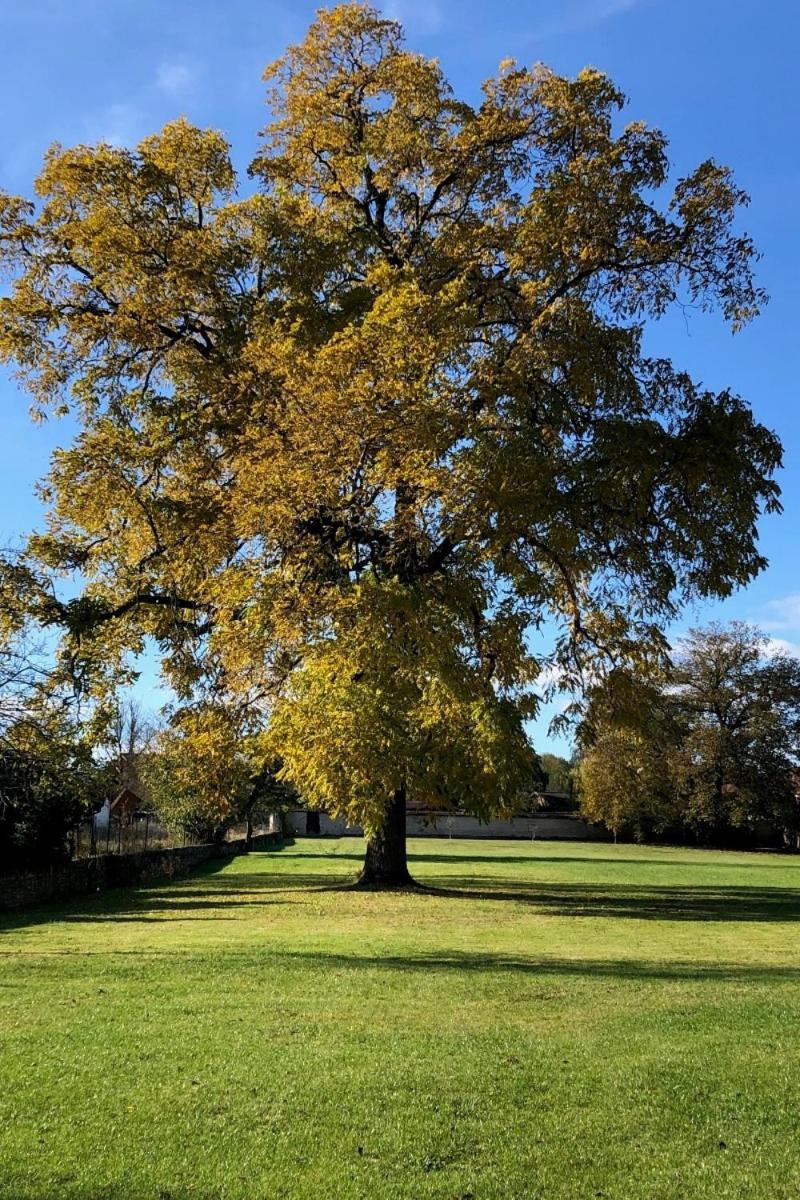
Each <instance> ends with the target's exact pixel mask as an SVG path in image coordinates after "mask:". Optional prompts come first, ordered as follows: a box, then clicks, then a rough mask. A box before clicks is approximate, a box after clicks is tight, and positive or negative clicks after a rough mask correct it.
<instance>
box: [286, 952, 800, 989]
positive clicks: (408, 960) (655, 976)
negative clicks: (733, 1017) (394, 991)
mask: <svg viewBox="0 0 800 1200" xmlns="http://www.w3.org/2000/svg"><path fill="white" fill-rule="evenodd" d="M271 959H280V960H285V961H286V962H291V963H298V964H299V963H308V964H313V965H314V966H316V967H319V968H324V967H331V968H335V969H337V970H339V969H345V970H353V971H359V970H365V969H366V970H380V971H384V970H385V971H420V972H423V973H426V974H427V973H430V972H437V971H444V972H449V971H454V972H459V973H463V972H500V973H506V972H510V973H515V974H521V975H532V976H539V977H542V978H544V977H548V976H559V975H560V976H562V977H566V978H569V977H574V976H585V977H586V978H587V979H592V978H605V979H620V980H630V981H635V980H640V981H643V982H646V981H650V980H662V981H672V982H676V983H677V982H688V983H723V982H724V983H800V966H792V965H789V964H786V965H784V964H774V965H772V964H770V965H768V964H761V963H737V962H708V963H704V962H696V961H695V962H687V961H681V960H672V961H670V960H666V961H661V960H657V959H642V958H630V959H629V958H614V959H608V958H605V959H593V958H581V959H573V958H549V957H548V958H529V957H526V956H524V955H517V954H499V953H498V954H495V953H491V952H483V951H471V950H446V951H431V952H430V953H424V952H423V953H419V954H385V955H384V954H375V955H361V954H355V955H347V954H329V953H325V952H319V951H304V950H297V951H281V952H278V953H276V954H273V955H271Z"/></svg>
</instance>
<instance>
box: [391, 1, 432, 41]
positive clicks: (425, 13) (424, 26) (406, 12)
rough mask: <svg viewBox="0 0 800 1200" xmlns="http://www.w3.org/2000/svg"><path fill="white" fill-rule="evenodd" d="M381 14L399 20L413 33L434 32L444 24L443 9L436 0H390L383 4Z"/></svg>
mask: <svg viewBox="0 0 800 1200" xmlns="http://www.w3.org/2000/svg"><path fill="white" fill-rule="evenodd" d="M382 11H383V14H384V16H386V17H389V19H390V20H392V21H400V22H401V24H402V25H405V26H407V27H408V28H409V29H411V30H413V31H414V32H415V33H435V32H436V31H437V29H441V28H442V26H443V25H444V9H443V8H442V6H441V4H437V3H436V0H429V2H427V3H426V2H425V0H390V3H388V4H384V5H383V10H382Z"/></svg>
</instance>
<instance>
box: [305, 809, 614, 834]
mask: <svg viewBox="0 0 800 1200" xmlns="http://www.w3.org/2000/svg"><path fill="white" fill-rule="evenodd" d="M307 815H308V814H307V812H306V810H305V809H297V811H295V812H289V813H287V814H286V818H285V827H286V832H287V833H288V834H291V835H292V836H296V835H298V834H299V835H300V836H302V835H303V834H305V832H306V818H307ZM319 831H320V834H322V835H323V836H327V837H362V836H363V832H362V830H361V829H360V828H359V827H358V826H357V825H347V824H346V823H345V822H344V821H339V820H334V819H333V818H332V817H329V816H328V815H327V813H320V814H319ZM406 833H407V835H408V836H409V837H440V838H443V837H454V838H514V839H525V840H527V841H531V839H533V838H543V839H552V840H561V841H606V840H608V834H607V833H606V832H605V830H603V829H601V828H600V826H598V825H589V824H588V823H587V822H586V821H584V820H583V818H582V817H580V816H579V815H578V813H574V812H537V813H534V814H531V815H530V816H519V817H511V818H509V819H508V820H506V821H501V820H492V821H479V820H478V818H477V817H469V816H466V815H465V814H463V813H454V814H453V815H452V816H446V815H444V814H442V813H439V814H438V819H437V814H434V813H424V812H419V813H409V814H408V816H407V817H406Z"/></svg>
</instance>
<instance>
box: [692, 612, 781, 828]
mask: <svg viewBox="0 0 800 1200" xmlns="http://www.w3.org/2000/svg"><path fill="white" fill-rule="evenodd" d="M670 703H671V705H672V707H673V709H674V711H675V714H676V719H677V720H678V722H679V723H680V725H681V727H682V730H683V736H682V738H681V741H680V744H679V746H678V747H677V748H676V750H675V751H674V753H673V756H672V772H673V777H674V780H675V788H676V792H677V794H678V795H679V797H680V802H681V806H682V808H683V811H684V813H685V819H686V821H687V822H688V823H689V824H691V825H693V826H695V827H697V828H700V829H707V830H709V831H718V830H719V829H720V828H722V827H725V826H734V827H737V826H748V825H749V826H753V825H755V824H756V823H757V822H758V821H759V820H765V819H766V820H770V821H772V822H774V823H776V824H778V825H779V826H780V825H783V826H784V828H785V829H786V831H787V835H790V834H794V833H796V831H797V829H798V828H799V827H800V826H798V821H797V818H798V806H797V784H796V780H797V770H798V765H800V662H799V661H798V660H797V659H796V658H792V657H789V656H788V655H786V654H784V653H773V652H772V651H771V648H770V643H769V640H768V639H767V638H765V637H764V636H763V635H762V634H760V633H759V632H758V630H757V629H754V628H753V627H752V626H749V625H745V624H743V623H741V622H733V623H732V624H731V625H729V626H727V627H723V626H721V625H711V626H710V627H709V628H707V629H693V630H692V631H691V633H690V634H689V635H688V637H687V638H686V639H685V641H684V642H683V643H682V645H681V647H680V650H679V653H678V654H677V655H676V658H675V663H674V668H673V671H672V675H671V687H670Z"/></svg>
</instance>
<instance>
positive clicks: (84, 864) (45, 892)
mask: <svg viewBox="0 0 800 1200" xmlns="http://www.w3.org/2000/svg"><path fill="white" fill-rule="evenodd" d="M280 840H281V835H280V834H279V833H262V834H259V835H258V836H257V837H254V838H253V845H252V848H253V850H267V849H268V848H269V847H270V846H274V845H276V844H277V843H278V842H280ZM244 851H245V841H244V838H239V839H237V840H236V841H231V842H222V843H221V844H216V843H209V844H208V845H204V846H176V847H175V848H174V849H171V850H143V851H141V852H140V853H139V854H103V855H98V856H97V857H96V858H79V859H76V860H75V861H74V862H70V863H64V864H63V866H59V867H51V868H50V870H49V871H36V872H33V871H31V872H26V873H24V874H19V875H7V876H5V877H0V910H4V909H5V910H8V909H14V908H26V907H27V906H28V905H31V904H42V903H44V902H45V901H48V900H62V899H68V898H69V897H71V896H82V895H87V894H88V893H90V892H104V891H106V890H107V889H108V888H116V887H130V886H132V885H133V884H137V883H148V882H149V881H150V880H152V879H170V878H172V877H173V876H177V875H188V874H189V872H190V871H191V870H192V869H193V868H194V867H198V866H200V864H201V863H205V862H211V861H212V860H214V859H221V858H222V859H224V858H234V857H235V856H236V855H237V854H243V853H244Z"/></svg>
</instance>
